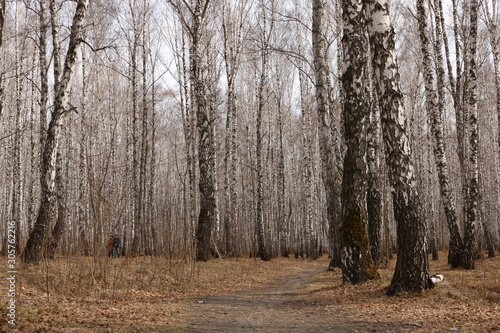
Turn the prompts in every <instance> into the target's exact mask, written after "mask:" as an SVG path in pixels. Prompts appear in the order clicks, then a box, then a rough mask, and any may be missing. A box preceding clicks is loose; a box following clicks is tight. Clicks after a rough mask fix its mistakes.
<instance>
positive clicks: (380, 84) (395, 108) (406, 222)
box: [364, 0, 433, 295]
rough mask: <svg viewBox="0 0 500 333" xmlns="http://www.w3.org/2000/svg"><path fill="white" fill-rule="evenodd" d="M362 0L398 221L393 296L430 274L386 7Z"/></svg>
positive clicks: (423, 285) (420, 286) (426, 284)
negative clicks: (367, 20)
mask: <svg viewBox="0 0 500 333" xmlns="http://www.w3.org/2000/svg"><path fill="white" fill-rule="evenodd" d="M364 3H365V4H366V5H367V6H368V8H367V9H368V14H369V25H368V30H369V34H370V43H371V47H372V48H371V50H372V53H371V54H372V66H373V70H374V73H375V83H376V88H377V92H378V96H379V99H380V107H381V115H382V133H383V137H384V143H385V152H386V161H387V165H388V167H389V181H390V184H391V187H392V197H393V207H394V217H395V219H396V223H397V239H398V240H397V245H398V257H397V261H396V268H395V271H394V276H393V278H392V281H391V285H390V286H389V289H388V290H387V294H388V295H396V294H399V293H401V292H404V291H420V290H424V289H428V288H431V287H432V286H433V284H432V281H431V280H430V279H429V262H428V258H427V239H426V237H427V224H426V223H425V221H424V219H423V212H422V204H421V200H420V197H419V194H418V192H417V184H416V176H415V171H414V167H413V164H412V161H411V151H410V150H411V149H410V142H409V138H408V123H407V121H406V116H405V110H404V107H403V94H402V92H401V88H400V83H399V73H398V67H397V60H396V52H395V43H394V29H393V27H392V25H391V20H390V16H389V6H388V3H387V1H386V0H378V1H374V0H364Z"/></svg>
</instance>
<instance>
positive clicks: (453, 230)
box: [417, 0, 463, 267]
mask: <svg viewBox="0 0 500 333" xmlns="http://www.w3.org/2000/svg"><path fill="white" fill-rule="evenodd" d="M417 19H418V26H419V35H420V44H421V48H422V55H423V56H422V66H423V69H424V83H425V95H426V105H427V113H428V115H429V117H430V125H431V129H432V133H433V136H434V156H435V160H436V166H437V171H438V177H439V187H440V192H441V200H442V202H443V206H444V211H445V214H446V220H447V222H448V230H449V231H450V247H449V252H448V264H450V265H451V266H452V267H460V266H462V253H461V252H462V246H463V243H462V237H461V236H460V230H459V225H458V218H457V213H456V205H455V200H454V197H453V193H452V189H451V184H450V176H449V171H448V157H447V153H446V151H447V149H446V140H445V137H444V124H443V118H444V98H445V96H444V93H445V92H444V67H443V55H442V51H441V48H442V44H441V42H440V41H441V38H440V36H441V34H442V32H441V30H440V24H437V29H436V35H437V38H436V42H435V47H434V49H435V53H436V55H437V57H436V58H437V59H436V61H437V63H436V66H437V81H438V87H437V93H438V94H439V95H438V94H437V93H436V85H435V81H434V75H433V66H432V63H433V60H432V59H433V58H432V55H431V49H430V42H429V38H428V37H427V27H428V25H427V16H426V10H425V5H424V1H423V0H418V1H417ZM437 21H438V22H439V21H440V20H439V19H437ZM438 22H436V23H438Z"/></svg>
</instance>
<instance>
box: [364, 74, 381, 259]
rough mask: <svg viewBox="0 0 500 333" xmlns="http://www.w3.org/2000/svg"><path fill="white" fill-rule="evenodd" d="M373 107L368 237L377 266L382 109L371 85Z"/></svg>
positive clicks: (369, 150)
mask: <svg viewBox="0 0 500 333" xmlns="http://www.w3.org/2000/svg"><path fill="white" fill-rule="evenodd" d="M370 93H371V98H370V100H371V106H370V120H369V122H368V130H367V131H368V132H367V133H368V138H367V141H368V147H367V163H368V193H367V199H366V201H367V212H368V236H369V239H370V253H371V256H372V260H373V263H374V264H375V266H378V265H379V264H380V240H381V237H382V235H381V230H382V220H383V219H382V210H383V206H382V205H383V200H382V180H383V179H381V175H380V153H381V149H380V148H381V147H380V130H381V123H380V107H379V102H378V96H377V92H376V91H375V89H374V88H373V85H372V83H370Z"/></svg>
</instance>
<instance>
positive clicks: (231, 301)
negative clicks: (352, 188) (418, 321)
mask: <svg viewBox="0 0 500 333" xmlns="http://www.w3.org/2000/svg"><path fill="white" fill-rule="evenodd" d="M294 270H295V271H296V272H295V273H294V274H292V275H288V276H286V277H285V278H283V279H282V280H281V281H279V282H278V283H276V284H275V285H274V286H272V287H269V288H265V289H261V290H252V291H243V292H237V293H232V294H228V295H217V296H210V297H204V298H200V299H197V300H196V301H195V303H194V305H193V306H192V308H191V309H190V312H189V313H188V316H187V317H186V318H185V321H186V324H187V326H186V328H185V330H183V331H182V332H188V333H195V332H228V333H234V332H236V333H243V332H273V333H274V332H395V331H396V330H397V331H399V332H400V331H406V329H405V328H403V329H402V327H401V326H400V325H398V327H388V326H387V325H383V326H382V325H379V324H377V323H373V322H361V321H356V320H352V317H351V316H350V317H351V318H350V319H347V318H343V317H342V315H341V314H340V313H341V311H339V313H338V314H334V315H332V312H331V311H328V312H325V311H323V309H322V307H320V306H316V305H314V304H313V303H310V302H307V301H304V297H305V296H306V295H307V294H308V293H309V291H308V289H307V284H309V283H312V282H314V280H315V276H316V275H317V274H318V273H320V272H321V271H322V269H321V270H320V269H318V268H317V267H311V268H296V269H294ZM416 329H418V328H416Z"/></svg>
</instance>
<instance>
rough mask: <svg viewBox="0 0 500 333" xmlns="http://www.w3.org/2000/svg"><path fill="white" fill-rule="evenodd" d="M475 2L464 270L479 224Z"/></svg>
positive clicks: (474, 4)
mask: <svg viewBox="0 0 500 333" xmlns="http://www.w3.org/2000/svg"><path fill="white" fill-rule="evenodd" d="M478 11H479V8H478V0H471V2H470V36H469V38H470V41H469V54H468V56H469V58H468V81H467V82H468V85H467V111H468V112H467V113H468V119H467V121H468V125H469V129H470V134H469V137H468V139H469V147H468V148H469V149H468V151H469V152H470V153H469V154H470V155H469V156H468V167H467V170H468V175H467V178H466V179H467V185H468V189H467V192H466V198H465V202H466V215H465V216H466V218H465V224H464V263H463V267H464V268H465V269H474V268H475V264H474V261H475V260H474V253H475V246H476V244H475V238H476V232H477V228H478V223H479V212H478V201H479V165H478V160H479V159H478V143H479V124H478V110H477V109H478V92H477V59H476V57H477V30H478Z"/></svg>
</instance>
